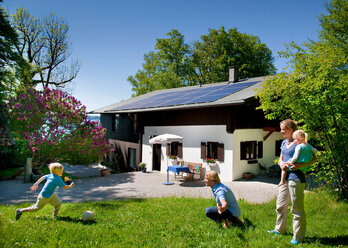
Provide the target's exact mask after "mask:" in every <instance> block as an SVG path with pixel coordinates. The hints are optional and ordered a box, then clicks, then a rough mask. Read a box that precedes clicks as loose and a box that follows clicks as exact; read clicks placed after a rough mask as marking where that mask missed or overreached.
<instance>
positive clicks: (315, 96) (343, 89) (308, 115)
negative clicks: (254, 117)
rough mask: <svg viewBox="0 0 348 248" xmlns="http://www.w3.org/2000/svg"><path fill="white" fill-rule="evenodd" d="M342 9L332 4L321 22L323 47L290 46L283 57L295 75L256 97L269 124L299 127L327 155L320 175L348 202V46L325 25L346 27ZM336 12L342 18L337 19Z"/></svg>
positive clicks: (268, 84)
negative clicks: (289, 120) (281, 122)
mask: <svg viewBox="0 0 348 248" xmlns="http://www.w3.org/2000/svg"><path fill="white" fill-rule="evenodd" d="M341 4H342V1H340V0H336V1H333V2H332V3H331V4H329V5H328V8H329V9H328V10H329V13H330V15H328V16H323V15H322V16H321V20H322V28H323V30H322V31H321V33H320V41H319V42H316V43H315V42H311V43H309V42H308V43H305V44H304V45H303V46H299V45H296V44H294V43H291V44H289V45H288V49H287V51H285V52H283V53H282V56H284V57H286V58H290V59H291V60H290V65H291V68H292V69H293V71H292V72H290V73H281V74H279V75H276V76H274V77H271V78H269V79H268V80H266V81H265V82H264V84H263V88H262V90H260V91H259V92H258V94H257V97H258V98H259V99H260V102H261V106H260V108H261V109H262V110H263V111H264V112H265V114H266V117H267V118H269V119H275V118H279V119H284V118H292V119H294V120H298V121H299V122H300V124H301V126H302V128H303V129H305V130H307V132H308V133H309V135H310V137H312V141H313V142H315V143H316V145H318V146H319V147H321V149H322V151H321V152H320V154H319V163H318V164H317V165H316V166H315V169H316V175H318V177H319V179H321V180H325V181H328V182H329V183H330V182H331V183H333V184H334V185H336V186H337V187H338V188H339V189H340V192H341V193H342V195H343V196H344V197H345V198H346V199H348V158H347V151H348V145H347V144H348V121H347V120H348V101H347V95H348V75H347V56H346V51H347V44H346V43H345V42H346V40H345V41H344V42H340V41H339V39H336V37H340V35H338V34H337V33H336V32H335V30H336V29H331V27H332V26H330V25H326V23H327V22H326V20H330V23H336V24H338V23H339V22H340V21H342V20H344V21H343V23H347V18H348V16H347V15H346V14H344V15H345V16H344V17H343V16H341V14H343V13H344V11H343V10H342V6H343V5H341ZM345 6H347V1H345ZM337 9H338V10H339V11H333V10H337ZM345 9H347V8H346V7H345ZM333 12H334V13H336V14H337V13H341V14H338V15H332V13H333ZM333 40H334V42H333ZM312 141H311V142H312Z"/></svg>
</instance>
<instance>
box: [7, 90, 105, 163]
mask: <svg viewBox="0 0 348 248" xmlns="http://www.w3.org/2000/svg"><path fill="white" fill-rule="evenodd" d="M2 107H3V108H4V109H5V110H6V111H5V114H6V117H7V118H8V120H10V122H9V123H10V128H11V130H12V132H13V133H14V137H15V139H16V140H17V142H19V143H21V144H24V146H25V147H26V148H27V150H26V151H25V153H26V154H27V155H29V156H30V157H32V158H33V165H34V166H40V165H44V164H46V163H49V162H51V161H62V162H68V163H71V164H91V163H93V162H97V161H100V160H101V158H102V157H103V155H104V154H106V153H108V152H110V151H111V147H110V145H109V143H108V142H107V141H106V140H105V139H104V135H105V131H106V130H105V129H104V128H103V127H102V126H101V124H100V123H98V122H94V121H89V120H87V113H86V107H85V106H83V105H81V103H80V102H79V101H78V100H76V99H75V98H74V97H72V96H70V95H68V94H66V93H64V92H62V91H60V90H55V89H49V88H44V89H43V91H37V90H35V89H33V88H27V90H26V91H24V92H22V93H20V94H19V95H18V96H16V97H12V98H10V99H9V101H8V102H7V103H6V104H5V105H4V106H2Z"/></svg>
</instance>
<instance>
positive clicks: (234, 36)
mask: <svg viewBox="0 0 348 248" xmlns="http://www.w3.org/2000/svg"><path fill="white" fill-rule="evenodd" d="M167 35H168V36H169V38H167V39H157V42H156V45H155V49H156V50H157V51H156V52H153V51H151V52H149V53H148V54H145V55H144V64H143V69H142V70H138V72H137V73H136V74H135V75H134V76H130V77H128V81H129V83H130V84H131V85H132V87H133V88H132V90H133V91H134V92H135V95H141V94H145V93H148V92H151V91H154V90H159V89H168V88H177V87H183V86H187V85H199V84H206V83H216V82H222V81H227V80H228V72H229V70H228V69H229V66H231V65H233V66H235V67H238V68H239V73H240V76H241V77H256V76H264V75H269V74H274V72H275V67H274V65H273V57H272V53H271V51H270V49H268V48H267V47H266V45H265V44H264V43H261V42H260V39H259V38H258V37H256V36H252V35H247V34H241V33H239V32H238V31H237V29H230V30H228V32H226V31H225V30H224V28H223V27H221V29H220V30H214V29H212V30H210V31H209V34H208V35H202V36H201V39H202V41H196V42H194V44H193V45H192V46H189V45H188V44H186V43H185V40H184V36H183V35H182V34H180V33H179V32H178V31H177V30H175V29H173V30H172V31H171V32H169V33H167Z"/></svg>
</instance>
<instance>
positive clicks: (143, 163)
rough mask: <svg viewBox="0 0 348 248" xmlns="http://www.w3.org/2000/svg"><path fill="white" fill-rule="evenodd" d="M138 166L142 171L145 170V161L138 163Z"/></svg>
mask: <svg viewBox="0 0 348 248" xmlns="http://www.w3.org/2000/svg"><path fill="white" fill-rule="evenodd" d="M139 167H140V169H141V171H142V172H146V163H145V162H141V163H139Z"/></svg>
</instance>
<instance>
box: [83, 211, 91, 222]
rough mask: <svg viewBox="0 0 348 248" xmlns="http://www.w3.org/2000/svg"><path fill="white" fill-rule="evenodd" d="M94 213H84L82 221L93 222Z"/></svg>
mask: <svg viewBox="0 0 348 248" xmlns="http://www.w3.org/2000/svg"><path fill="white" fill-rule="evenodd" d="M93 220H94V213H93V212H92V211H86V212H84V213H83V215H82V221H93Z"/></svg>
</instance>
